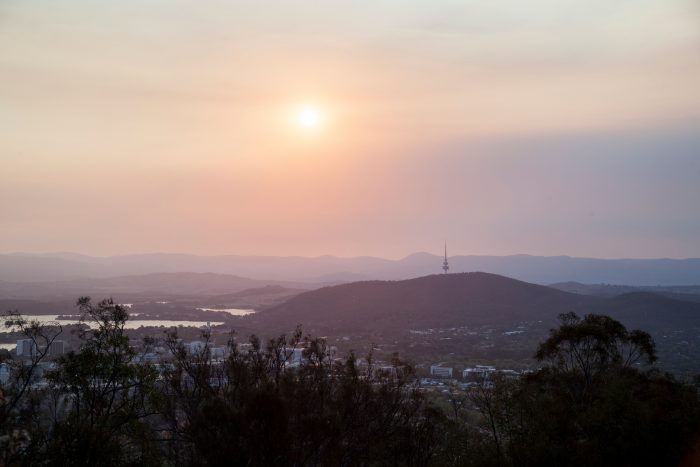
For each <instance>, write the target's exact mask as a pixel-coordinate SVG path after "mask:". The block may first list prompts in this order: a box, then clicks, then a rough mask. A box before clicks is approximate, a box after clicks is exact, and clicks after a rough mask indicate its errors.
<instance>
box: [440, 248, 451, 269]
mask: <svg viewBox="0 0 700 467" xmlns="http://www.w3.org/2000/svg"><path fill="white" fill-rule="evenodd" d="M442 270H443V271H444V273H445V274H447V271H449V270H450V263H448V262H447V241H445V261H443V262H442Z"/></svg>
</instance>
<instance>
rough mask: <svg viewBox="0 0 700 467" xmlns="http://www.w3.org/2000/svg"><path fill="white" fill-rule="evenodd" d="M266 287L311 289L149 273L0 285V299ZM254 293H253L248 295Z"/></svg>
mask: <svg viewBox="0 0 700 467" xmlns="http://www.w3.org/2000/svg"><path fill="white" fill-rule="evenodd" d="M267 286H276V287H280V288H282V289H283V290H268V292H270V293H273V294H274V292H275V291H276V292H278V293H281V294H282V295H286V296H291V295H293V294H294V293H298V292H292V290H294V291H296V290H298V289H302V288H304V289H306V290H308V289H310V288H313V287H312V286H310V285H309V284H299V283H294V282H286V281H275V280H258V279H249V278H246V277H239V276H234V275H230V274H214V273H191V272H172V273H150V274H141V275H133V276H119V277H111V278H100V279H73V280H64V281H50V282H37V283H27V282H25V283H10V282H2V281H0V298H4V299H27V298H30V299H53V298H62V297H65V298H71V299H73V300H75V299H76V298H77V297H79V296H83V295H89V296H92V297H95V298H102V297H110V296H114V297H120V298H121V299H127V298H129V297H154V298H158V299H163V298H167V297H186V296H197V297H202V296H212V295H213V296H217V295H225V294H235V293H239V292H242V291H245V290H249V291H250V290H260V289H263V288H265V287H267ZM249 293H254V292H252V291H251V292H249Z"/></svg>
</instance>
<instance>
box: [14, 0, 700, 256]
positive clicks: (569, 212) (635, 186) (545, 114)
mask: <svg viewBox="0 0 700 467" xmlns="http://www.w3.org/2000/svg"><path fill="white" fill-rule="evenodd" d="M264 3H265V2H262V3H260V2H213V3H209V2H205V3H198V2H191V3H190V2H185V3H182V2H175V3H172V2H141V1H136V0H124V1H123V2H120V3H119V4H120V8H112V7H111V6H108V5H110V3H109V2H107V3H105V2H85V1H79V0H67V1H66V2H60V6H59V3H58V2H39V1H36V0H26V1H15V2H8V3H7V4H6V5H5V4H4V5H3V8H2V22H3V26H2V28H0V57H2V60H0V62H1V63H0V68H2V73H1V74H2V78H0V81H2V86H0V102H2V106H0V134H2V135H3V138H2V143H1V144H2V148H0V151H1V152H0V159H1V160H0V166H1V167H2V170H1V171H0V172H1V175H0V177H2V183H1V184H0V211H1V212H2V214H3V221H2V229H0V245H2V249H4V250H6V251H8V252H12V251H74V250H80V251H83V250H84V251H85V252H86V253H95V254H121V253H129V252H133V251H142V252H149V251H182V252H192V253H203V254H216V253H241V254H243V253H249V254H262V253H265V254H293V255H296V254H300V255H323V254H338V255H365V254H370V255H379V256H391V257H401V256H402V255H406V254H410V253H411V252H414V251H423V250H428V249H430V248H431V247H432V246H434V244H435V238H444V237H445V236H449V237H450V238H460V239H461V238H463V239H464V241H463V242H462V243H454V242H453V247H452V248H453V249H454V250H455V252H464V253H467V252H473V253H484V254H511V253H512V254H515V253H532V254H553V255H557V254H562V253H564V252H566V253H567V254H572V255H580V256H602V257H619V256H624V257H627V256H629V257H640V256H644V257H646V256H670V257H679V256H682V257H685V256H693V255H700V246H698V242H697V238H698V232H700V226H698V222H697V221H696V220H694V219H687V218H685V217H684V214H683V213H687V212H694V211H695V210H696V207H697V205H698V203H699V202H700V201H699V200H700V193H699V192H698V188H697V186H698V185H697V178H698V177H697V174H698V170H700V168H698V166H697V164H698V160H699V158H698V157H697V154H698V151H699V150H700V141H699V139H700V136H698V135H699V133H698V131H697V129H698V128H699V127H700V110H699V109H700V93H698V92H697V83H698V82H700V53H698V44H700V27H698V25H699V24H700V23H698V18H700V17H699V16H698V15H697V8H695V7H694V5H692V4H691V3H692V2H690V1H689V0H644V1H641V2H631V1H624V2H610V1H609V0H571V1H566V2H558V1H553V0H533V1H532V2H527V6H524V3H523V2H517V1H515V0H504V1H499V2H479V1H473V0H465V1H459V2H455V1H448V0H436V1H430V2H426V1H417V0H408V1H400V2H399V1H396V0H388V1H386V2H379V3H374V2H357V3H353V4H352V7H350V5H349V4H347V3H344V2H335V1H329V2H323V4H322V5H323V6H322V7H321V6H320V5H319V4H318V2H311V1H307V0H300V1H299V2H275V4H274V6H271V5H267V4H264ZM290 25H295V26H294V28H293V31H288V28H289V26H290ZM117 45H118V46H117ZM661 173H663V174H665V176H664V177H662V178H660V176H659V174H661ZM106 179H109V180H110V181H111V183H108V184H106V183H104V180H106ZM593 179H595V180H596V185H595V189H594V190H591V187H590V184H589V182H590V180H593ZM77 180H79V183H77V182H76V181H77ZM649 186H654V187H656V190H654V192H655V193H657V194H658V193H663V194H664V196H665V198H664V199H661V198H654V199H651V198H648V197H649V194H648V191H649V190H648V187H649ZM126 187H128V189H126ZM184 187H186V189H184ZM88 193H89V196H87V194H88ZM611 199H614V200H615V203H611V202H609V200H611ZM166 200H167V202H166ZM639 200H644V202H640V201H639ZM106 206H109V207H110V210H111V211H110V213H108V212H106V210H105V207H106ZM670 207H671V208H670ZM115 217H118V221H119V225H120V226H122V229H121V230H122V233H121V234H120V235H118V236H113V235H112V232H111V231H110V229H111V227H109V226H111V225H112V220H113V219H114V218H115ZM78 219H79V220H80V222H77V220H78ZM555 221H556V222H557V225H560V226H561V229H559V230H556V229H552V228H544V227H538V226H549V225H551V222H555ZM593 221H594V222H593ZM368 226H372V228H371V229H368ZM602 226H608V227H609V226H613V227H609V228H606V227H602ZM660 226H663V227H660ZM524 228H527V229H531V231H528V234H527V235H524V234H523V229H524ZM42 232H51V234H50V235H45V234H43V233H42ZM642 232H643V234H641V233H642ZM448 234H449V235H448Z"/></svg>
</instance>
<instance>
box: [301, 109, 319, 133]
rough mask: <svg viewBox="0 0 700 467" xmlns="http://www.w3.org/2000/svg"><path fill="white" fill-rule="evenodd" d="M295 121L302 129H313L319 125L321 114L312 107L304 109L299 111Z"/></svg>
mask: <svg viewBox="0 0 700 467" xmlns="http://www.w3.org/2000/svg"><path fill="white" fill-rule="evenodd" d="M297 121H298V122H299V125H301V126H302V127H304V128H315V127H317V126H318V125H319V124H320V123H321V114H320V113H319V111H318V109H316V108H314V107H304V108H302V109H301V110H300V111H299V113H298V115H297Z"/></svg>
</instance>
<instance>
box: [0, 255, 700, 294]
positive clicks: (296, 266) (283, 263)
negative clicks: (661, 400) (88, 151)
mask: <svg viewBox="0 0 700 467" xmlns="http://www.w3.org/2000/svg"><path fill="white" fill-rule="evenodd" d="M449 262H450V268H451V269H450V271H451V272H457V273H459V272H472V271H481V272H489V273H493V274H499V275H504V276H508V277H513V278H516V279H519V280H523V281H527V282H532V283H537V284H551V283H557V282H569V281H574V282H581V283H589V284H591V283H593V284H600V283H609V284H624V285H631V286H657V285H660V286H670V285H673V286H682V285H698V284H700V259H698V258H690V259H595V258H573V257H568V256H530V255H514V256H451V257H449ZM441 266H442V257H441V256H438V255H433V254H429V253H415V254H412V255H409V256H407V257H405V258H402V259H398V260H390V259H383V258H376V257H369V256H361V257H354V258H340V257H335V256H320V257H314V258H309V257H300V256H286V257H280V256H232V255H228V256H196V255H186V254H168V253H154V254H141V255H126V256H110V257H93V256H85V255H79V254H75V253H54V254H23V253H14V254H4V255H0V281H6V282H12V283H22V282H51V281H66V280H78V279H81V280H82V279H100V278H113V277H121V276H130V275H144V274H150V273H175V272H177V273H180V272H187V273H215V274H228V275H235V276H240V277H245V278H251V279H257V280H262V281H266V282H267V283H274V281H277V282H280V281H283V282H294V283H307V284H310V286H311V287H313V286H315V285H317V284H326V283H339V282H351V281H362V280H374V279H377V280H400V279H408V278H412V277H419V276H425V275H430V274H434V273H436V272H439V271H440V268H441Z"/></svg>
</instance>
